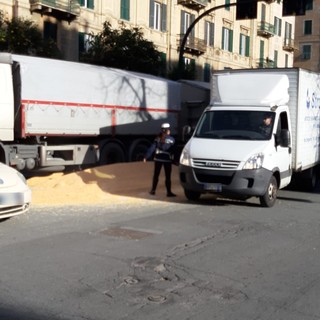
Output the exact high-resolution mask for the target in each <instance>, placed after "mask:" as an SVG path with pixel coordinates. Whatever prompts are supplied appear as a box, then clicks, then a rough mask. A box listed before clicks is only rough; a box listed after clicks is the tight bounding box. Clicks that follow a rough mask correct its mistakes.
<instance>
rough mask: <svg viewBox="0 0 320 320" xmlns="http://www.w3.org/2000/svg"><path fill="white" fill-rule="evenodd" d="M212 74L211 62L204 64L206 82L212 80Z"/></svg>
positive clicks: (204, 79)
mask: <svg viewBox="0 0 320 320" xmlns="http://www.w3.org/2000/svg"><path fill="white" fill-rule="evenodd" d="M210 76H211V68H210V64H209V63H205V64H204V68H203V81H204V82H210Z"/></svg>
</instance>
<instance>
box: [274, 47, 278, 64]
mask: <svg viewBox="0 0 320 320" xmlns="http://www.w3.org/2000/svg"><path fill="white" fill-rule="evenodd" d="M273 63H274V64H273V67H274V68H277V67H278V50H274V52H273Z"/></svg>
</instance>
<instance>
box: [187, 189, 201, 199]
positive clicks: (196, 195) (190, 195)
mask: <svg viewBox="0 0 320 320" xmlns="http://www.w3.org/2000/svg"><path fill="white" fill-rule="evenodd" d="M184 194H185V196H186V198H187V199H188V200H191V201H196V200H198V199H199V198H200V196H201V193H200V192H196V191H191V190H188V189H184Z"/></svg>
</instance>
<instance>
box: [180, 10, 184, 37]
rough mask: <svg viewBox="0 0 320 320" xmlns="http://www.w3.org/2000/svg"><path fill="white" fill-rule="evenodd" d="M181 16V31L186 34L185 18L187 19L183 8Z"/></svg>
mask: <svg viewBox="0 0 320 320" xmlns="http://www.w3.org/2000/svg"><path fill="white" fill-rule="evenodd" d="M180 16H181V19H180V20H181V21H180V33H181V34H185V30H184V20H185V12H184V11H183V10H182V11H181V14H180Z"/></svg>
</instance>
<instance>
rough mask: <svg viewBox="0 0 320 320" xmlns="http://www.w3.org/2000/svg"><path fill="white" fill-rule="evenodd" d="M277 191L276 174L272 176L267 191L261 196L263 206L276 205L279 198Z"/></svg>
mask: <svg viewBox="0 0 320 320" xmlns="http://www.w3.org/2000/svg"><path fill="white" fill-rule="evenodd" d="M277 193H278V182H277V179H276V178H275V176H272V177H271V179H270V181H269V184H268V188H267V191H266V193H265V194H264V195H263V196H261V197H260V204H261V205H262V206H263V207H268V208H271V207H273V206H274V204H275V202H276V200H277Z"/></svg>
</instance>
